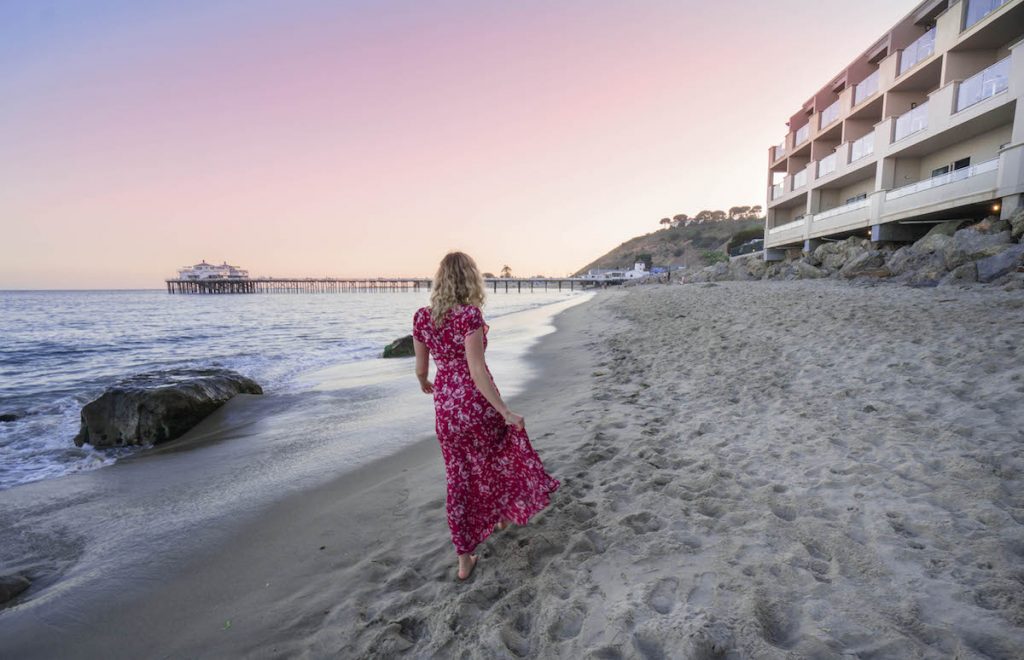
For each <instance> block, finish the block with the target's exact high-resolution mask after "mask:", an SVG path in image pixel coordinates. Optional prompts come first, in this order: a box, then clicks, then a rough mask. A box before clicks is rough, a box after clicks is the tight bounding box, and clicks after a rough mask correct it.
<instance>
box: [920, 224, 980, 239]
mask: <svg viewBox="0 0 1024 660" xmlns="http://www.w3.org/2000/svg"><path fill="white" fill-rule="evenodd" d="M968 222H970V221H969V220H949V221H948V222H940V223H939V224H937V225H935V226H934V227H932V228H931V229H930V230H929V231H928V233H927V234H925V235H924V238H928V237H929V236H952V235H953V234H955V233H956V232H957V231H959V229H960V228H961V227H963V226H964V225H965V224H967V223H968Z"/></svg>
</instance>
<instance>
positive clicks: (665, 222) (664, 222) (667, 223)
mask: <svg viewBox="0 0 1024 660" xmlns="http://www.w3.org/2000/svg"><path fill="white" fill-rule="evenodd" d="M658 224H660V225H665V226H666V227H670V226H671V225H672V218H662V219H661V220H659V221H658Z"/></svg>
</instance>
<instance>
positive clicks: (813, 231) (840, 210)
mask: <svg viewBox="0 0 1024 660" xmlns="http://www.w3.org/2000/svg"><path fill="white" fill-rule="evenodd" d="M870 224H871V201H870V200H869V199H868V198H867V197H865V198H864V199H858V200H855V201H852V202H847V203H846V204H841V205H840V206H836V207H834V208H831V209H828V210H825V211H822V212H820V213H815V214H814V215H813V216H812V217H811V227H810V233H809V237H810V238H818V237H819V236H827V235H829V234H834V233H838V232H846V231H855V230H858V229H864V228H866V227H868V226H869V225H870Z"/></svg>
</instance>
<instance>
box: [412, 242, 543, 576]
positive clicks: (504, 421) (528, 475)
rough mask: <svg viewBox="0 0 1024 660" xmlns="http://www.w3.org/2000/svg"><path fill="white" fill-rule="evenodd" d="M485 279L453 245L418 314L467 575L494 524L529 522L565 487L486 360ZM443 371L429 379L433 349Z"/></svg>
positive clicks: (419, 351) (419, 354) (417, 337)
mask: <svg viewBox="0 0 1024 660" xmlns="http://www.w3.org/2000/svg"><path fill="white" fill-rule="evenodd" d="M483 302H484V281H483V278H482V277H480V271H479V270H478V269H477V267H476V263H474V261H473V259H471V258H470V257H469V256H468V255H466V254H463V253H462V252H452V253H449V254H447V255H445V258H444V259H443V260H441V266H440V268H438V270H437V275H435V276H434V283H433V288H432V290H431V293H430V306H429V307H423V308H421V309H419V310H417V312H416V314H415V316H414V317H413V335H412V336H413V340H414V341H413V344H414V345H415V348H416V377H417V378H419V381H420V387H421V388H422V389H423V391H424V392H425V393H426V394H433V395H434V411H435V413H436V427H437V439H438V441H439V442H440V443H441V454H442V455H443V456H444V467H445V472H446V473H447V477H448V502H447V509H448V527H449V528H451V532H452V542H453V543H454V544H455V551H456V552H457V553H458V555H459V579H460V580H465V579H466V578H468V577H469V575H470V573H472V572H473V567H474V566H476V560H477V558H476V555H474V554H472V553H473V549H474V548H475V547H476V546H477V545H478V544H479V543H481V542H482V541H483V540H484V539H486V538H487V537H488V536H489V535H490V533H491V531H492V530H494V529H505V527H507V526H508V525H509V524H510V523H515V524H517V525H525V524H526V522H527V521H528V520H529V518H530V516H532V515H533V514H535V513H537V512H538V511H540V510H541V509H543V508H544V507H546V506H547V505H548V495H550V494H551V493H553V492H554V491H555V490H556V489H557V488H558V481H556V480H555V479H552V478H551V477H550V476H549V475H548V474H547V473H546V472H545V471H544V466H543V465H542V464H541V461H540V457H539V456H537V453H536V452H535V451H534V450H533V447H531V446H530V440H529V438H528V437H527V435H526V426H525V423H524V421H523V416H522V415H519V414H517V413H514V412H512V411H511V410H510V409H509V407H508V406H507V405H505V402H504V401H502V399H501V394H500V393H499V392H498V388H497V387H495V385H494V380H493V379H492V378H491V372H490V370H489V369H488V368H487V364H486V362H485V361H484V350H485V349H486V348H487V324H486V323H484V318H483V315H482V314H481V313H480V305H482V304H483ZM430 355H433V356H434V364H435V365H436V367H437V374H436V376H435V379H434V382H433V383H431V382H430V380H429V379H428V374H429V371H428V369H429V360H428V358H429V356H430Z"/></svg>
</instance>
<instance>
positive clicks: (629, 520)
mask: <svg viewBox="0 0 1024 660" xmlns="http://www.w3.org/2000/svg"><path fill="white" fill-rule="evenodd" d="M619 522H621V523H622V524H623V525H625V526H626V527H629V528H630V529H631V530H633V531H634V532H636V533H637V534H647V533H649V532H656V531H658V530H659V529H661V528H662V526H663V523H662V522H661V518H658V517H657V516H655V515H653V514H650V513H647V512H646V511H645V512H643V513H634V514H631V515H628V516H625V517H624V518H622V520H620V521H619Z"/></svg>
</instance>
